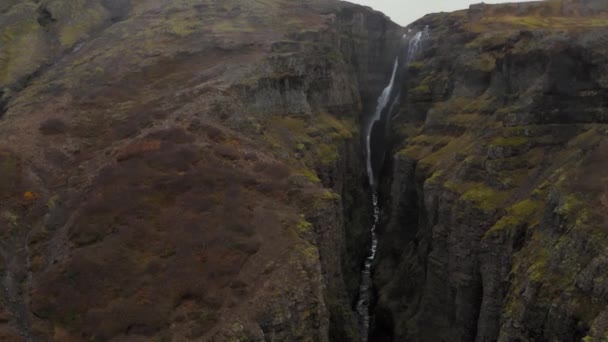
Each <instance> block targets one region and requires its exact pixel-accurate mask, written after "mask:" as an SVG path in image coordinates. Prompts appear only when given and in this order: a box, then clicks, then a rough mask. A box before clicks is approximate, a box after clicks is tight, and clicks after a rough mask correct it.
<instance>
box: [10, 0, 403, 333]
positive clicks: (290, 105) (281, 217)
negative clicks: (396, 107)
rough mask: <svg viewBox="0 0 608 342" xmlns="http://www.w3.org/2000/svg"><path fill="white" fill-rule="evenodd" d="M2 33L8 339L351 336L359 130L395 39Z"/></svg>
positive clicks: (143, 16)
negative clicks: (367, 99)
mask: <svg viewBox="0 0 608 342" xmlns="http://www.w3.org/2000/svg"><path fill="white" fill-rule="evenodd" d="M0 15H1V18H0V39H1V42H2V48H1V49H0V89H2V92H1V93H0V96H1V98H2V111H1V118H0V198H1V199H2V200H1V201H0V227H2V228H1V230H0V234H1V235H2V244H1V245H0V256H1V258H0V270H1V272H2V273H1V277H2V282H3V286H2V287H1V288H2V291H0V293H1V296H0V298H1V300H0V303H1V304H0V313H1V315H0V317H1V318H2V319H1V320H0V322H1V324H0V335H1V336H2V340H7V341H8V340H16V341H20V340H22V339H25V340H29V341H34V340H36V341H38V340H57V341H71V340H74V341H80V340H95V341H108V340H112V341H124V340H128V341H137V340H162V341H168V340H179V341H183V340H209V341H218V340H249V339H253V340H261V339H270V340H314V341H325V340H328V339H329V338H330V336H348V338H350V339H356V338H357V334H358V332H357V327H356V320H355V317H354V313H353V311H352V305H351V302H354V300H355V298H354V296H355V295H356V291H357V287H358V282H359V272H360V268H361V262H362V260H363V258H364V257H365V245H366V244H367V240H368V236H367V222H368V221H369V218H368V211H367V210H366V209H367V207H368V198H369V197H368V194H367V192H366V190H365V189H364V188H363V187H362V186H361V184H365V183H364V179H365V178H364V174H363V172H362V168H361V159H360V157H359V153H360V149H359V147H358V146H359V135H358V132H359V127H358V126H359V125H358V122H359V116H360V114H361V112H362V106H363V105H364V103H365V100H362V99H363V98H365V97H371V96H372V95H371V94H375V93H376V92H377V89H378V88H379V87H380V86H381V83H382V82H383V79H384V77H385V75H384V74H385V73H386V72H388V71H387V70H386V69H388V68H389V67H390V66H389V64H390V63H391V61H390V60H391V59H392V57H390V56H391V55H394V51H395V49H396V47H397V44H398V42H399V39H400V37H401V33H400V32H401V31H402V29H401V28H400V27H398V26H397V25H395V24H393V23H392V22H390V21H389V20H388V19H387V18H386V17H385V16H384V15H382V14H380V13H376V12H373V11H371V10H369V9H366V8H363V7H359V6H354V5H349V4H346V3H338V2H334V1H312V2H311V1H283V0H269V1H267V0H264V1H261V0H259V1H240V0H230V1H225V0H222V1H212V0H208V1H177V0H176V1H156V0H146V1H133V2H128V1H112V0H87V1H76V0H48V1H22V2H18V1H10V2H8V3H7V2H3V5H1V7H0ZM386 56H389V57H388V58H386V59H385V57H386ZM347 229H348V231H349V232H350V233H349V234H348V236H347V235H346V234H345V232H346V230H347ZM118 318H119V319H118Z"/></svg>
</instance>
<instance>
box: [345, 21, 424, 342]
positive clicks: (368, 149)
mask: <svg viewBox="0 0 608 342" xmlns="http://www.w3.org/2000/svg"><path fill="white" fill-rule="evenodd" d="M408 34H409V32H408ZM408 34H405V35H403V40H404V41H405V40H406V39H407V38H408ZM428 36H429V30H428V27H426V28H425V29H424V30H423V31H420V32H418V33H416V34H415V35H414V36H413V37H412V38H411V39H410V40H409V42H408V48H407V54H406V56H405V63H404V66H407V65H409V63H410V62H411V61H413V60H414V59H415V58H416V55H417V54H418V51H419V50H420V49H421V47H422V41H423V40H424V39H425V38H427V37H428ZM398 70H399V56H397V58H395V63H394V66H393V73H392V75H391V79H390V82H389V84H388V85H387V86H386V88H384V90H383V91H382V94H381V95H380V97H379V98H378V104H377V106H376V110H375V112H374V115H373V116H372V117H371V119H370V121H369V123H368V124H367V126H366V128H365V158H366V169H367V177H368V181H369V185H370V187H371V188H372V192H373V194H372V204H373V208H374V217H373V219H374V220H373V224H372V227H371V240H372V244H371V247H370V250H369V254H368V256H367V258H366V259H365V264H364V266H363V272H362V274H361V286H360V287H359V301H358V302H357V313H358V314H359V326H360V331H361V341H363V342H367V340H368V338H369V325H370V312H369V309H370V300H371V286H372V265H373V263H374V259H375V258H376V250H377V249H378V236H377V234H376V228H377V226H378V222H379V220H380V206H379V204H378V192H377V187H376V175H375V174H374V167H373V163H372V143H371V140H372V130H373V127H374V125H375V124H376V123H379V122H381V121H382V118H383V116H382V114H383V112H385V110H386V108H387V106H388V104H389V101H390V99H391V95H392V93H393V87H394V85H395V80H396V78H397V72H398ZM399 94H400V93H399ZM398 99H399V95H397V96H396V97H395V99H394V100H393V103H392V105H391V106H390V107H389V110H388V112H387V113H385V115H386V119H385V120H386V121H387V122H386V124H387V127H388V120H390V115H391V113H390V112H392V110H393V108H394V107H395V106H396V102H397V101H398Z"/></svg>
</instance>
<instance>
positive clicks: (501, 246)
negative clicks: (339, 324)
mask: <svg viewBox="0 0 608 342" xmlns="http://www.w3.org/2000/svg"><path fill="white" fill-rule="evenodd" d="M607 12H608V6H607V5H606V3H605V2H603V1H546V2H536V3H524V4H507V5H483V4H481V5H475V6H471V8H470V9H469V10H464V11H459V12H454V13H449V14H435V15H429V16H426V17H424V18H423V19H421V20H419V21H417V22H416V23H414V24H413V27H414V28H422V27H424V26H425V25H429V26H430V28H431V32H432V33H431V36H432V39H431V40H430V41H429V42H428V43H427V44H428V46H427V49H426V50H425V55H424V56H423V58H422V59H420V60H419V62H418V63H414V64H412V65H411V66H410V68H409V70H408V78H407V82H406V84H404V85H403V87H404V88H405V89H407V95H404V97H403V99H402V103H403V104H402V105H401V108H400V110H399V112H398V113H396V114H395V117H394V119H393V132H392V137H391V139H392V155H393V158H392V159H391V160H389V161H388V162H387V163H386V165H385V168H384V170H385V177H384V185H383V191H382V194H383V197H384V201H383V202H384V213H383V217H384V222H385V225H384V229H383V231H382V233H381V237H380V246H379V256H378V261H377V265H376V273H375V284H376V289H377V297H378V299H377V306H376V312H375V317H376V320H375V332H374V335H373V337H374V339H375V340H377V341H390V340H393V341H496V340H498V341H580V340H584V341H603V340H604V339H605V338H607V336H608V335H606V334H607V332H608V296H607V292H606V289H607V288H608V287H607V286H608V281H607V279H606V276H605V267H606V257H607V251H608V250H607V249H606V245H607V242H608V230H607V227H608V220H607V219H608V216H607V213H608V210H607V209H608V200H607V198H608V179H606V175H605V172H604V170H605V169H606V167H607V166H608V157H607V156H608V154H607V153H608V140H607V139H606V137H607V135H608V126H607V125H606V124H608V108H607V107H606V105H607V103H606V99H607V98H608V97H607V95H608V82H607V81H608V78H607V77H608V69H606V67H607V65H608V50H607V49H606V43H607V42H608V28H607V27H608V16H607V15H606V14H607Z"/></svg>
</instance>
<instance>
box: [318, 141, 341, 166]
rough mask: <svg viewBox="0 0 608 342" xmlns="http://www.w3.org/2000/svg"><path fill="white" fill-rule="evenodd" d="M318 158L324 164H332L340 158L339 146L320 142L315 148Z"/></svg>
mask: <svg viewBox="0 0 608 342" xmlns="http://www.w3.org/2000/svg"><path fill="white" fill-rule="evenodd" d="M315 154H316V156H317V160H318V161H319V162H320V163H321V164H322V165H331V164H333V163H334V162H335V161H336V160H338V157H339V154H338V148H337V147H336V146H334V145H329V144H320V145H318V146H317V148H316V149H315Z"/></svg>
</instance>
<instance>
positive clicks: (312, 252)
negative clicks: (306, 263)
mask: <svg viewBox="0 0 608 342" xmlns="http://www.w3.org/2000/svg"><path fill="white" fill-rule="evenodd" d="M302 254H303V255H304V256H305V257H306V258H308V259H309V260H310V261H318V260H319V250H318V249H317V247H315V246H312V245H309V246H307V247H305V248H304V249H302Z"/></svg>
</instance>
